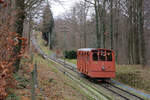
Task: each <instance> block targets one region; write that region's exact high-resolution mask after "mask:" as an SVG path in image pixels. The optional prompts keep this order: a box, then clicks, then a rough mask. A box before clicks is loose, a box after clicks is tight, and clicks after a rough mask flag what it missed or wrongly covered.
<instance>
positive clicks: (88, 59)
mask: <svg viewBox="0 0 150 100" xmlns="http://www.w3.org/2000/svg"><path fill="white" fill-rule="evenodd" d="M89 66H90V54H89V52H87V54H86V74H87V73H88V71H89Z"/></svg>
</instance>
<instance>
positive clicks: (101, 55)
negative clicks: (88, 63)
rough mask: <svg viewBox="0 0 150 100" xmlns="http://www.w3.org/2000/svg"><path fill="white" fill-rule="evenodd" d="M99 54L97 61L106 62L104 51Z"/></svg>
mask: <svg viewBox="0 0 150 100" xmlns="http://www.w3.org/2000/svg"><path fill="white" fill-rule="evenodd" d="M99 52H100V54H99V60H100V61H105V60H106V55H105V50H100V51H99Z"/></svg>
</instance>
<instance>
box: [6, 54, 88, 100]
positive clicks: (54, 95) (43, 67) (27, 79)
mask: <svg viewBox="0 0 150 100" xmlns="http://www.w3.org/2000/svg"><path fill="white" fill-rule="evenodd" d="M29 62H30V61H29V60H27V59H23V60H22V63H21V65H22V68H21V69H20V71H19V72H18V73H16V74H15V75H14V77H15V79H16V80H17V85H16V88H15V89H10V94H9V96H8V98H7V99H6V100H31V95H32V93H31V90H32V78H31V76H32V75H31V72H32V70H33V65H30V67H29V66H24V65H26V63H29ZM34 62H37V74H38V78H37V81H38V87H37V88H36V89H35V95H36V100H87V95H86V94H85V93H84V92H82V90H80V88H78V87H77V86H76V84H75V83H74V82H73V81H72V80H70V79H69V78H68V77H67V76H65V75H64V74H63V73H60V72H59V71H58V70H57V69H56V67H55V66H56V64H54V63H51V62H49V61H48V60H45V59H43V58H42V57H40V56H39V55H37V54H35V55H34Z"/></svg>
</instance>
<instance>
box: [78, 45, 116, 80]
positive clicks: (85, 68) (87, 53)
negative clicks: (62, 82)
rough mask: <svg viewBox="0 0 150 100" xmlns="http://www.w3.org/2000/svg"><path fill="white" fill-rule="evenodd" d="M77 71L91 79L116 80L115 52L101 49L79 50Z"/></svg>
mask: <svg viewBox="0 0 150 100" xmlns="http://www.w3.org/2000/svg"><path fill="white" fill-rule="evenodd" d="M77 70H78V71H79V72H81V73H83V74H85V75H87V76H89V77H91V78H104V79H105V78H106V79H109V78H114V77H115V56H114V52H113V51H112V50H108V49H100V48H98V49H96V48H83V49H78V51H77Z"/></svg>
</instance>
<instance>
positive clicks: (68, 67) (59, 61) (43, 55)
mask: <svg viewBox="0 0 150 100" xmlns="http://www.w3.org/2000/svg"><path fill="white" fill-rule="evenodd" d="M33 44H34V45H36V43H33ZM36 49H37V50H38V51H39V52H40V55H42V57H43V58H49V60H53V61H55V62H57V63H59V64H61V65H62V66H64V65H65V66H64V67H65V68H67V69H69V70H71V71H73V72H75V73H78V74H80V73H79V72H78V71H77V70H76V69H75V67H73V66H72V65H69V64H68V63H65V64H64V62H63V61H61V60H59V59H56V58H54V57H50V56H47V55H46V54H44V52H43V51H42V50H41V48H40V47H39V46H37V45H36ZM58 69H59V70H60V71H61V72H64V73H66V72H65V71H63V70H62V69H60V68H58ZM67 73H69V72H67ZM70 77H71V76H70ZM106 84H107V85H109V86H112V87H114V88H116V89H118V90H120V91H123V92H125V93H127V94H129V95H131V96H133V97H136V98H138V100H144V99H143V98H141V97H139V96H137V95H135V94H133V93H130V92H128V91H126V90H123V89H122V88H119V87H116V86H114V85H113V84H111V83H106ZM81 86H82V85H81ZM99 86H101V87H103V88H105V89H107V90H109V91H110V92H112V93H114V94H116V95H118V96H120V97H121V98H123V99H125V100H130V99H129V98H128V97H126V96H124V95H121V94H120V93H118V92H116V91H114V90H113V89H111V88H108V87H107V86H104V85H101V84H99ZM96 91H97V90H96ZM97 92H99V91H97ZM99 93H100V92H99Z"/></svg>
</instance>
